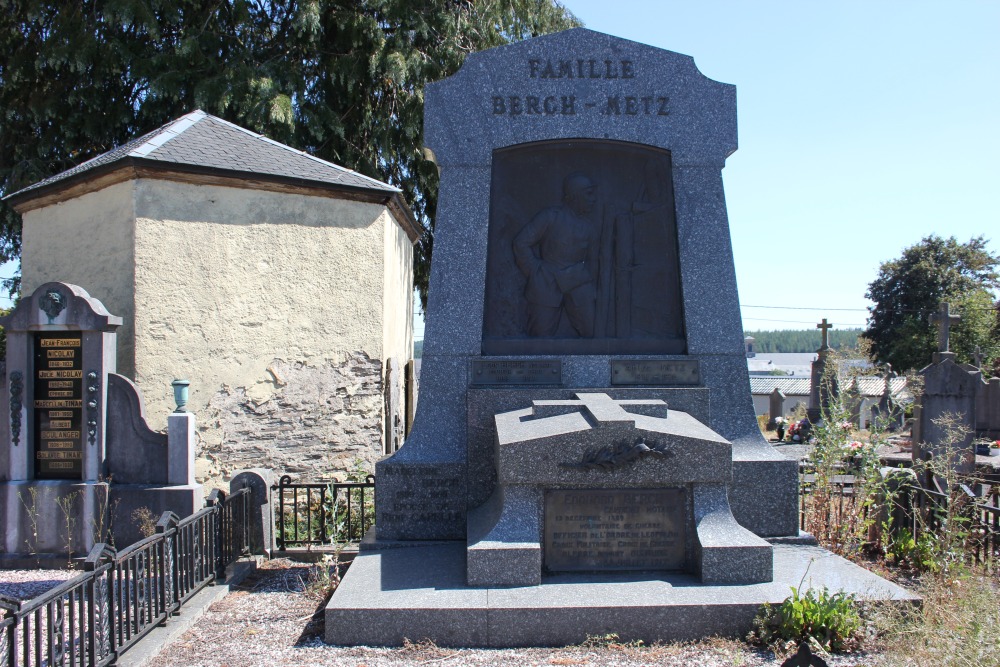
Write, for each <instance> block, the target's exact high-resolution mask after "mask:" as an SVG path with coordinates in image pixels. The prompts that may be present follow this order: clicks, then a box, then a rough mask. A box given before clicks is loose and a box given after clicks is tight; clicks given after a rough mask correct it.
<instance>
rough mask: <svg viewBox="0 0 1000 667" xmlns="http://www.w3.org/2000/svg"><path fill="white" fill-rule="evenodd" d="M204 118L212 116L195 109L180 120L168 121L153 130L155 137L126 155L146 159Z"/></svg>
mask: <svg viewBox="0 0 1000 667" xmlns="http://www.w3.org/2000/svg"><path fill="white" fill-rule="evenodd" d="M206 117H208V118H211V117H212V116H211V115H210V114H207V113H205V112H204V111H202V110H201V109H195V110H194V111H192V112H190V113H186V114H184V115H183V116H181V117H180V118H177V119H176V120H172V121H170V122H169V123H167V124H166V125H164V126H163V127H161V128H159V129H158V130H154V132H155V135H154V136H153V137H150V138H149V139H148V140H147V141H144V142H143V143H141V144H140V145H139V146H138V147H137V148H135V149H133V150H130V151H129V152H128V153H126V155H128V156H129V157H146V156H147V155H149V154H150V153H152V152H153V151H155V150H156V149H158V148H159V147H160V146H162V145H163V144H165V143H167V142H168V141H170V140H171V139H175V138H177V137H179V136H180V135H182V134H184V132H185V131H186V130H188V129H189V128H191V127H193V126H194V125H195V124H196V123H198V121H200V120H202V119H204V118H206Z"/></svg>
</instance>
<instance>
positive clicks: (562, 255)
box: [513, 172, 600, 338]
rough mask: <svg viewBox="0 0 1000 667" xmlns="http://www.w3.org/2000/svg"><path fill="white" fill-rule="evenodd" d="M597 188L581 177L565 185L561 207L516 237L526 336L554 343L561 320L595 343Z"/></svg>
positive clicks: (577, 175) (535, 220) (550, 210)
mask: <svg viewBox="0 0 1000 667" xmlns="http://www.w3.org/2000/svg"><path fill="white" fill-rule="evenodd" d="M596 204H597V186H596V185H595V184H594V182H593V181H591V180H590V178H589V177H588V176H587V175H586V174H583V173H580V172H575V173H572V174H570V175H569V176H567V177H566V179H565V180H564V181H563V201H562V204H561V205H559V206H553V207H551V208H546V209H544V210H542V211H540V212H539V213H538V214H537V215H535V217H534V218H532V220H531V222H529V223H528V224H526V225H525V226H524V228H523V229H521V231H520V232H518V234H517V236H515V237H514V243H513V245H514V258H515V260H516V261H517V265H518V267H519V268H520V269H521V272H522V273H523V274H524V275H525V277H526V278H527V281H528V282H527V285H526V287H525V290H524V296H525V299H526V300H527V302H528V335H529V336H532V337H552V336H555V335H556V333H557V331H558V329H559V322H560V319H561V317H562V315H563V314H565V315H566V318H567V319H568V320H569V323H570V325H571V326H572V327H573V330H574V331H575V332H576V334H577V335H578V336H580V337H582V338H593V337H594V323H595V321H596V303H597V275H598V250H599V246H600V232H599V229H598V226H597V225H595V223H594V222H593V221H592V220H591V219H590V217H589V216H590V214H591V213H592V211H593V210H594V207H595V206H596Z"/></svg>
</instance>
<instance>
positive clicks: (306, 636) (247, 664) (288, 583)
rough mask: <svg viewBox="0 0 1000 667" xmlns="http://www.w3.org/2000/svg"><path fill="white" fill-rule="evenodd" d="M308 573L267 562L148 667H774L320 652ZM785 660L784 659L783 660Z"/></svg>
mask: <svg viewBox="0 0 1000 667" xmlns="http://www.w3.org/2000/svg"><path fill="white" fill-rule="evenodd" d="M309 582H310V569H309V567H308V566H307V565H303V564H301V563H292V562H290V561H287V560H272V561H269V562H267V563H264V564H263V566H262V567H261V569H259V570H258V571H257V572H256V573H255V574H253V575H251V576H250V577H248V578H247V580H245V581H244V582H243V584H242V585H241V586H240V587H238V588H237V589H236V590H234V591H233V592H232V593H230V594H229V595H227V596H226V597H225V598H223V599H222V600H220V601H219V602H216V603H215V604H214V605H212V606H211V607H209V609H208V610H207V612H206V613H205V615H204V616H202V618H201V619H200V620H199V621H198V622H197V623H196V624H195V625H194V626H193V627H192V628H191V629H190V630H188V631H187V632H186V633H184V634H183V635H182V636H181V637H180V638H179V639H178V640H177V641H176V642H174V643H173V644H171V645H170V646H168V647H166V648H165V649H164V650H163V651H162V652H161V653H160V655H159V656H157V657H156V659H155V660H153V661H152V662H151V663H150V665H149V667H195V666H198V667H257V666H260V667H265V666H266V667H271V666H272V665H296V666H305V665H324V666H326V667H339V666H345V667H346V666H350V667H387V666H392V665H420V664H435V665H509V666H511V667H513V666H518V667H521V666H524V665H573V666H580V667H586V666H594V667H597V666H602V667H603V666H619V665H620V666H629V667H631V666H639V665H663V666H675V665H678V666H679V665H697V666H699V667H723V666H726V667H728V666H731V665H740V666H744V667H754V666H756V665H780V664H781V662H782V659H781V658H778V657H775V655H774V654H773V653H771V652H770V651H761V650H755V649H752V648H749V647H747V646H746V645H744V644H742V643H740V642H735V641H729V640H719V639H714V640H707V641H703V642H698V643H696V644H669V645H653V646H632V645H622V644H615V643H613V642H612V643H609V642H604V643H603V645H594V646H571V647H567V648H559V649H549V648H546V649H503V650H500V649H448V648H440V647H437V646H435V645H433V644H431V643H428V642H423V643H416V644H411V645H409V646H404V647H402V648H391V649H387V648H367V647H357V648H342V647H336V646H327V645H326V644H324V643H323V641H322V635H323V603H324V601H323V599H322V597H321V596H320V595H319V594H315V593H313V592H311V591H310V590H309V589H310V588H311V587H310V585H309ZM785 657H787V656H785ZM871 657H872V656H865V655H863V654H862V655H853V656H845V657H835V658H827V662H828V664H829V665H830V667H835V666H836V667H851V666H858V667H860V666H861V665H867V664H871Z"/></svg>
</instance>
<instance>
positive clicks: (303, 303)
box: [135, 179, 395, 477]
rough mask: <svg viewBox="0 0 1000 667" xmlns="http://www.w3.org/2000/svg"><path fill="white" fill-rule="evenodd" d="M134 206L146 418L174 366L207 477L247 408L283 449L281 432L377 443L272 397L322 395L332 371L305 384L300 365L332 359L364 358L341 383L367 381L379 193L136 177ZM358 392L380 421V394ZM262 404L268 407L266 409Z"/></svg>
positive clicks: (377, 349)
mask: <svg viewBox="0 0 1000 667" xmlns="http://www.w3.org/2000/svg"><path fill="white" fill-rule="evenodd" d="M136 215H137V219H136V233H135V234H136V271H135V281H136V300H137V303H138V306H137V312H138V314H137V317H136V325H135V331H136V336H135V341H136V342H135V345H136V382H137V384H138V385H139V386H140V387H141V388H142V389H143V392H144V393H145V395H146V398H147V405H148V407H149V412H150V414H151V415H153V421H154V424H153V426H154V427H162V426H163V423H161V422H164V421H165V418H164V415H166V413H167V412H169V410H170V408H171V407H172V402H171V401H172V398H171V393H170V387H169V385H170V382H171V380H172V379H174V378H177V377H184V378H187V379H190V380H191V383H192V384H191V397H190V402H189V404H188V406H189V409H190V410H192V411H193V412H195V413H196V414H198V415H199V416H200V417H201V420H200V421H201V436H202V440H203V442H202V448H203V452H202V453H203V454H204V455H205V456H203V457H202V458H203V461H202V462H201V463H202V465H201V468H200V470H201V473H202V474H201V476H202V477H215V476H217V475H220V474H222V475H224V474H227V473H228V472H230V471H231V469H233V467H234V465H235V463H236V462H235V461H234V460H233V459H234V456H235V455H236V451H237V450H238V449H239V448H240V447H241V446H242V445H241V444H240V443H238V442H237V441H238V440H239V439H241V438H244V437H245V436H246V435H247V433H248V432H250V431H253V430H254V428H256V427H252V426H250V425H249V422H261V421H265V422H269V423H271V425H272V426H274V427H281V428H280V430H277V431H273V432H272V433H271V436H272V438H273V440H274V442H272V443H271V446H272V448H273V449H277V448H278V447H281V446H282V445H284V449H285V450H286V453H287V449H288V444H289V442H291V443H293V444H294V443H296V442H297V443H298V445H302V446H304V447H306V448H310V447H322V446H324V441H325V445H326V446H327V447H336V446H343V447H346V448H353V447H357V446H359V445H360V444H362V443H359V442H357V441H356V440H357V439H360V440H362V441H367V443H368V445H370V446H371V447H372V448H373V449H374V450H376V451H377V450H378V449H379V448H380V438H381V432H380V429H377V428H376V429H374V430H367V429H362V430H364V431H365V432H364V434H362V433H361V432H360V431H359V430H358V429H357V428H350V427H348V428H347V429H346V431H350V432H349V433H348V432H343V433H338V432H329V431H324V430H323V429H322V428H312V427H313V426H316V424H315V423H314V422H312V421H310V420H308V419H307V420H306V421H302V420H301V419H298V418H296V417H293V416H292V415H290V414H281V410H282V409H283V408H287V407H288V405H287V403H288V402H287V401H284V402H282V401H280V400H279V401H275V400H273V399H275V396H276V395H277V394H282V395H284V394H286V393H291V394H296V395H300V394H302V393H303V392H305V394H306V395H309V392H310V391H311V392H312V393H311V397H312V399H313V400H314V401H315V403H316V405H319V404H321V403H324V402H329V400H330V396H329V394H330V393H331V392H333V393H337V390H336V389H335V388H334V389H331V386H332V385H330V384H329V382H327V383H326V384H323V383H319V384H323V386H322V387H321V386H319V385H317V386H314V387H313V388H312V389H311V390H310V388H309V385H313V384H317V383H316V380H315V378H312V379H310V378H311V377H312V376H311V372H310V371H309V369H320V370H323V369H325V370H326V371H330V372H334V369H339V368H341V367H343V365H344V364H345V363H346V364H348V367H350V366H351V364H354V366H355V367H357V368H361V367H364V370H363V371H362V372H360V375H359V377H358V378H357V379H356V381H355V382H354V383H353V386H346V385H345V386H344V387H342V391H340V393H346V394H350V395H355V394H361V395H365V394H369V393H370V378H369V377H368V376H369V368H368V366H369V363H370V362H371V361H374V363H375V364H377V365H380V364H381V362H382V361H383V360H384V358H385V356H384V350H383V344H384V343H383V339H384V334H383V323H382V321H381V318H382V314H383V311H384V306H383V299H384V286H383V281H384V277H385V273H386V272H385V268H384V261H385V259H384V256H383V250H384V247H385V239H384V236H385V234H386V230H387V225H386V221H387V218H388V213H387V211H386V209H385V208H384V207H382V206H379V205H374V204H365V203H359V202H351V201H343V200H338V199H332V198H327V197H310V196H304V195H296V194H282V193H275V192H266V191H259V190H247V189H237V188H228V187H220V186H209V185H187V184H179V183H173V182H169V181H159V180H145V179H144V180H140V181H138V182H137V184H136ZM393 226H395V225H393ZM359 360H364V361H361V362H359ZM288 364H292V365H291V366H288ZM276 366H281V367H282V368H285V369H286V370H285V371H284V372H275V368H276ZM288 368H291V369H295V372H289V371H288V370H287V369H288ZM298 371H303V372H298ZM349 375H350V373H348V375H346V376H343V377H349ZM345 382H347V385H350V384H351V381H347V380H345ZM297 383H302V385H303V386H302V387H298V386H296V385H297ZM289 384H291V385H292V386H291V387H289ZM232 396H239V397H240V400H241V401H242V405H243V407H242V408H241V409H240V410H237V411H236V414H237V416H239V417H240V419H238V420H237V421H236V422H235V423H234V422H233V420H232V419H230V418H229V416H228V415H230V414H231V413H232V410H229V408H226V407H224V406H229V405H230V403H231V400H230V399H231V397H232ZM224 397H230V399H226V398H224ZM296 400H298V401H299V402H300V403H301V402H302V400H305V402H306V403H308V400H307V399H301V400H300V399H296ZM367 403H370V404H371V405H367ZM367 403H366V404H365V406H363V407H360V406H355V411H359V410H360V411H362V412H366V413H369V414H370V416H371V418H372V420H373V422H374V423H375V424H376V425H377V424H379V423H381V420H380V414H381V412H380V411H381V404H380V402H379V401H378V400H375V399H374V398H373V399H371V400H369V401H367ZM210 404H212V406H211V407H210ZM267 405H270V406H271V407H272V408H273V409H271V410H268V409H264V410H261V406H267ZM227 410H229V411H228V412H227ZM306 411H308V410H307V409H306ZM293 412H296V411H293ZM299 412H301V411H299ZM241 422H247V423H241ZM288 427H291V428H288ZM338 436H339V437H338ZM336 440H340V442H335V441H336ZM351 440H355V441H353V442H348V441H351ZM230 454H232V456H231V455H230ZM313 454H315V452H313ZM303 455H306V454H303ZM288 456H291V457H292V458H294V457H295V453H294V452H292V453H290V454H288ZM236 458H237V459H241V460H242V459H243V458H245V457H244V456H242V455H240V456H236ZM286 458H287V457H286ZM363 458H368V457H363ZM329 459H330V457H329V456H319V457H318V458H317V459H315V461H316V465H317V472H320V469H322V473H327V472H329V466H328V465H326V464H325V463H324V461H328V460H329Z"/></svg>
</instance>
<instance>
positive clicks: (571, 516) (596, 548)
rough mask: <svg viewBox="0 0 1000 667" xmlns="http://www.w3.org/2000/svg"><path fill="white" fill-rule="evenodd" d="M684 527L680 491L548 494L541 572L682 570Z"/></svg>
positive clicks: (567, 491)
mask: <svg viewBox="0 0 1000 667" xmlns="http://www.w3.org/2000/svg"><path fill="white" fill-rule="evenodd" d="M684 526H685V523H684V490H683V489H635V490H626V489H621V490H608V489H587V490H553V491H547V492H546V493H545V530H544V534H545V542H544V547H543V557H544V560H545V567H546V568H547V569H548V570H549V571H553V572H557V571H599V570H678V569H682V568H683V567H684V537H685V536H684V530H685V528H684Z"/></svg>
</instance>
